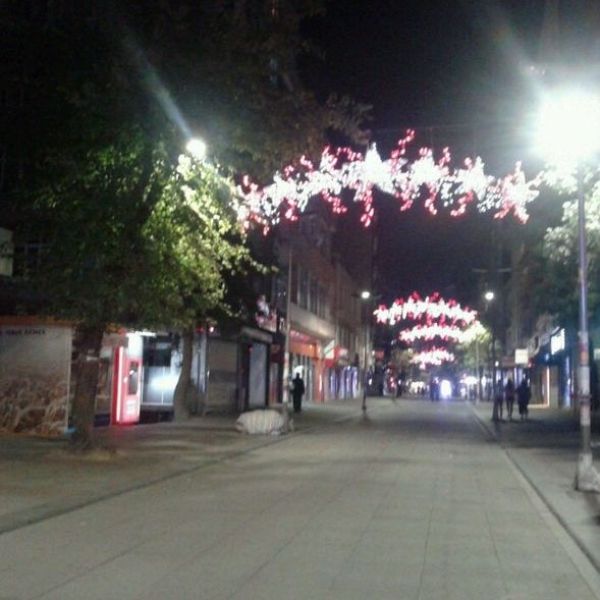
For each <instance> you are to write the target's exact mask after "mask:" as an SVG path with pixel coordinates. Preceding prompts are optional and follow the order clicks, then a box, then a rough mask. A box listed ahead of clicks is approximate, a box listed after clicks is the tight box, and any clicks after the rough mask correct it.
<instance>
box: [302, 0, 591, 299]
mask: <svg viewBox="0 0 600 600" xmlns="http://www.w3.org/2000/svg"><path fill="white" fill-rule="evenodd" d="M544 4H545V3H544V2H543V1H537V0H516V1H512V2H511V1H498V2H492V1H487V2H486V1H477V2H475V1H469V0H463V1H451V0H449V1H446V2H443V1H442V2H435V1H432V0H428V1H423V0H421V1H410V0H409V1H406V0H404V1H401V0H395V1H394V0H369V1H367V0H364V1H350V0H338V1H331V2H329V3H328V12H327V15H326V16H324V17H321V18H318V19H315V20H313V21H312V22H311V23H309V24H308V25H307V26H306V32H307V33H308V34H309V35H310V36H311V37H312V39H313V40H314V41H315V42H316V44H317V45H318V46H319V47H320V48H322V50H323V51H324V57H325V60H324V61H323V62H320V61H318V60H311V61H308V62H305V63H304V66H305V68H304V73H305V77H306V79H307V81H308V83H309V85H311V86H312V87H313V88H314V89H316V90H319V92H320V93H321V94H322V95H323V96H326V95H327V93H329V92H333V91H335V92H338V93H341V94H348V95H350V96H352V97H353V98H355V99H357V100H359V101H361V102H366V103H368V104H370V105H372V106H373V121H372V122H371V123H370V124H369V125H370V128H371V130H372V139H373V141H376V142H377V144H378V147H379V149H380V151H381V153H382V154H383V155H385V154H386V150H388V149H389V148H390V147H392V146H393V145H394V143H395V141H396V140H397V139H399V138H400V137H401V134H402V132H403V131H404V130H405V129H406V128H407V127H411V128H416V129H417V146H420V145H429V146H433V147H434V149H436V150H439V149H440V148H441V147H443V146H445V145H449V146H450V147H451V149H452V152H453V156H455V158H456V159H457V161H462V159H463V158H464V157H465V156H467V155H473V154H479V155H481V156H482V158H483V159H484V161H485V162H486V164H488V166H489V168H488V169H487V170H488V171H489V172H490V173H491V174H497V175H503V174H506V173H507V172H508V171H509V170H510V169H511V168H512V165H513V164H514V162H515V161H516V160H520V159H522V160H524V161H527V159H529V158H530V156H529V153H528V150H527V148H526V147H525V144H524V140H523V138H522V136H521V135H520V134H519V132H522V130H523V127H522V123H523V122H524V120H525V117H526V115H527V114H528V110H531V107H532V105H533V99H534V98H535V89H536V85H535V82H534V81H533V78H532V77H531V74H530V72H529V71H528V69H529V66H530V65H531V63H532V61H534V60H535V59H536V55H537V53H538V48H539V38H540V29H541V23H542V17H543V10H544ZM563 4H568V5H569V12H568V16H567V15H566V14H565V18H570V19H571V20H572V21H573V17H572V14H573V13H577V10H578V9H581V7H583V6H584V5H586V4H588V5H589V2H587V3H586V2H585V1H583V0H570V1H569V2H568V3H564V2H563ZM563 12H565V13H566V11H563ZM573 23H575V25H576V26H577V27H579V25H580V22H578V21H577V20H576V19H575V20H574V21H573ZM577 27H576V30H577V31H578V29H577ZM495 169H496V171H495ZM377 206H378V210H379V214H380V218H379V224H378V229H377V231H378V236H379V242H380V243H379V253H378V257H377V265H378V270H379V281H378V286H377V287H378V288H379V289H378V291H379V292H380V293H383V295H384V299H385V300H386V301H390V300H391V299H393V298H394V297H396V296H398V295H405V294H407V293H409V292H410V291H412V290H413V289H415V290H417V291H419V292H421V293H424V294H426V293H430V292H432V291H434V290H439V291H441V292H442V293H443V294H444V295H454V296H455V297H458V298H459V299H460V300H461V301H463V302H465V301H466V302H474V301H476V298H477V295H478V291H477V289H478V285H479V284H480V283H481V282H479V279H478V278H479V276H478V275H476V274H474V273H473V271H472V268H473V267H478V268H487V267H488V266H489V265H490V261H491V258H490V239H491V235H492V228H493V227H501V226H500V225H498V223H497V222H493V220H492V219H491V217H480V216H479V217H478V216H475V217H466V218H463V219H461V220H458V221H457V220H455V219H451V218H449V217H444V216H441V217H440V216H438V217H432V216H431V215H429V214H427V213H425V211H424V210H423V209H422V208H416V209H413V210H411V211H409V212H404V213H401V214H400V213H399V211H398V210H397V208H396V206H395V205H394V202H393V200H391V199H389V198H381V197H380V198H378V199H377ZM356 235H361V233H360V232H357V233H356Z"/></svg>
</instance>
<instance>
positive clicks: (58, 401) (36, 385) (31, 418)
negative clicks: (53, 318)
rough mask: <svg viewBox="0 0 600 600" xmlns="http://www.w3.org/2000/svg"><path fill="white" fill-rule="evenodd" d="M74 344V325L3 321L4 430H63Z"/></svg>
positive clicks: (0, 384) (0, 407) (0, 422)
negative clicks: (18, 323) (10, 322)
mask: <svg viewBox="0 0 600 600" xmlns="http://www.w3.org/2000/svg"><path fill="white" fill-rule="evenodd" d="M71 343H72V335H71V328H70V327H64V326H55V325H52V326H47V325H24V324H20V325H17V324H15V325H10V324H2V323H0V430H2V431H11V432H15V433H32V434H38V435H60V434H62V433H63V432H64V431H65V429H66V427H67V417H68V415H67V406H68V398H69V378H70V368H71Z"/></svg>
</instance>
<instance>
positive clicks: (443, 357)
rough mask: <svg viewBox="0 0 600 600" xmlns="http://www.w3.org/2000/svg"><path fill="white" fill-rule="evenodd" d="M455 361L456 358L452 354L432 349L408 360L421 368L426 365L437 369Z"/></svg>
mask: <svg viewBox="0 0 600 600" xmlns="http://www.w3.org/2000/svg"><path fill="white" fill-rule="evenodd" d="M455 360H456V356H454V354H452V352H448V350H444V349H443V348H432V349H431V350H426V351H424V352H418V353H417V354H415V355H414V356H413V357H412V358H411V359H410V362H411V363H412V364H415V365H421V366H423V367H424V366H428V365H430V366H433V367H439V366H440V365H442V364H443V363H447V362H454V361H455Z"/></svg>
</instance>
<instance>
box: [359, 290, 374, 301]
mask: <svg viewBox="0 0 600 600" xmlns="http://www.w3.org/2000/svg"><path fill="white" fill-rule="evenodd" d="M360 297H361V300H368V299H369V298H370V297H371V292H370V291H369V290H363V291H362V292H361V293H360Z"/></svg>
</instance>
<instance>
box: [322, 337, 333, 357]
mask: <svg viewBox="0 0 600 600" xmlns="http://www.w3.org/2000/svg"><path fill="white" fill-rule="evenodd" d="M323 357H324V358H326V359H329V360H333V358H334V357H335V340H331V341H330V342H329V343H328V344H327V345H326V346H325V348H323Z"/></svg>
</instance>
